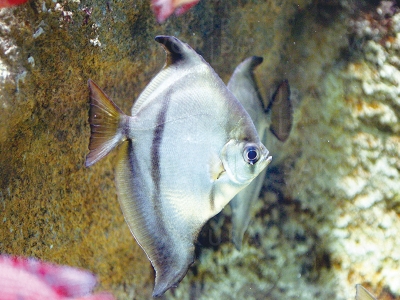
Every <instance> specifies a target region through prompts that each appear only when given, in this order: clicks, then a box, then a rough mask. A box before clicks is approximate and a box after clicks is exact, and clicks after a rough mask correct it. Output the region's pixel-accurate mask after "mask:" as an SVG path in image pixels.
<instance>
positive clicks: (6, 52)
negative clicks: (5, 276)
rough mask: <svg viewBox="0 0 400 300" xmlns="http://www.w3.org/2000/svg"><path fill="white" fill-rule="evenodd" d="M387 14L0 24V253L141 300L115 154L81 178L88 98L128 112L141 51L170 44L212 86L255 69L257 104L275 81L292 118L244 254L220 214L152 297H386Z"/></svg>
mask: <svg viewBox="0 0 400 300" xmlns="http://www.w3.org/2000/svg"><path fill="white" fill-rule="evenodd" d="M392 4H393V3H392V2H391V1H382V2H379V1H365V2H363V1H339V0H338V1H336V0H333V1H332V0H324V1H311V0H303V1H302V0H299V1H294V0H293V1H290V0H287V1H284V0H277V1H261V0H260V1H257V0H252V1H251V0H247V1H246V0H242V1H239V0H233V1H223V0H221V1H212V0H202V1H200V3H199V4H198V5H197V6H195V7H194V8H193V9H192V10H191V11H189V12H188V13H187V14H185V15H183V16H181V17H179V18H171V19H170V20H169V21H167V22H166V23H165V24H164V25H158V24H157V23H156V22H155V18H154V16H153V15H152V13H151V11H150V8H149V1H147V0H146V1H145V0H142V1H137V0H135V1H134V0H130V1H129V0H128V1H115V2H111V1H110V2H103V1H79V0H72V1H68V0H67V1H63V2H58V3H55V2H53V1H47V0H46V1H35V0H32V1H30V2H28V3H27V4H26V5H23V6H20V7H17V8H12V9H3V10H0V15H1V17H0V49H1V50H0V87H1V88H0V205H1V206H0V207H1V212H2V213H1V216H2V218H1V220H0V222H2V223H1V226H0V252H1V253H9V254H14V255H25V256H34V257H37V258H40V259H44V260H48V261H52V262H56V263H61V264H68V265H72V266H78V267H83V268H87V269H90V270H91V271H93V272H94V273H96V274H97V275H98V276H99V280H100V289H108V290H110V291H112V292H113V293H114V294H115V295H116V296H117V297H118V299H132V298H133V299H147V298H149V297H150V295H151V291H152V287H153V276H154V275H153V270H152V268H151V265H150V263H149V262H148V260H147V258H146V256H145V255H144V253H143V251H142V250H141V248H140V247H139V246H138V245H137V243H136V242H135V241H134V239H133V237H132V236H131V234H130V232H129V229H128V227H127V226H126V224H125V223H124V220H123V216H122V213H121V211H120V208H119V205H118V202H117V198H116V194H115V185H114V176H113V162H114V161H115V160H114V155H110V156H109V157H107V158H106V159H105V160H103V161H101V162H99V163H98V164H96V165H95V166H94V167H92V168H90V169H86V168H85V167H84V158H85V155H86V154H87V152H88V151H87V146H88V140H89V132H90V129H89V125H88V120H87V118H88V90H87V86H86V83H87V80H88V78H92V79H93V80H94V81H96V82H97V83H98V84H99V86H101V87H102V88H103V89H104V90H105V91H106V92H107V94H108V95H109V96H110V97H111V98H112V99H113V100H114V101H115V102H116V103H117V104H118V105H119V106H120V107H121V108H122V109H123V110H124V111H125V112H128V111H129V110H130V108H131V106H132V103H133V101H134V99H136V97H137V96H138V94H139V93H140V92H141V91H142V90H143V88H144V87H145V86H146V84H147V83H148V82H149V80H150V79H151V78H152V76H154V75H155V74H156V73H157V71H158V70H159V69H160V68H161V67H162V65H163V63H164V59H165V55H164V53H163V50H162V49H161V47H160V46H159V45H158V44H157V43H155V42H154V41H153V39H154V36H156V35H157V34H169V35H175V36H177V37H179V38H180V39H182V40H183V41H185V42H187V43H189V44H190V45H191V46H192V47H194V48H195V49H196V50H197V51H198V52H199V53H200V54H202V55H203V56H204V58H205V59H206V60H207V61H208V62H209V63H210V64H211V65H212V66H213V67H214V68H215V70H216V71H217V73H219V74H220V76H221V77H222V78H223V80H224V81H225V82H227V80H228V79H229V76H230V74H231V73H232V72H233V70H234V68H235V67H236V65H237V64H238V63H239V62H241V61H242V60H243V59H244V58H246V57H248V56H250V55H260V56H263V57H264V63H263V64H262V65H261V66H260V67H259V68H258V69H257V74H256V77H257V78H258V81H259V83H260V86H261V87H262V90H261V93H262V94H263V95H264V96H265V97H264V98H265V99H267V98H268V96H269V95H270V94H271V91H273V90H274V89H275V86H276V83H277V82H278V81H280V80H282V79H283V78H288V79H289V82H290V84H291V88H292V95H293V100H294V101H295V104H296V107H297V109H296V113H295V126H294V128H293V132H292V135H291V137H290V140H289V141H288V142H287V143H286V144H285V145H284V146H283V147H280V148H279V151H280V152H282V153H280V156H281V157H282V158H281V160H280V162H279V164H276V165H275V166H273V167H271V168H270V170H269V173H268V178H267V180H266V183H265V187H264V190H263V193H262V195H261V197H260V201H259V202H258V203H257V207H254V214H255V217H254V218H253V220H254V221H253V222H252V223H251V225H250V227H249V229H248V233H247V234H246V236H245V241H244V246H243V249H242V251H241V252H238V251H236V250H235V249H234V247H233V245H232V244H231V243H230V219H229V214H230V212H229V208H228V207H227V208H225V209H224V211H223V212H222V214H221V215H220V216H217V217H216V218H214V219H212V220H211V221H210V222H209V224H207V225H206V227H205V228H204V230H203V232H202V234H201V236H200V239H199V246H198V247H197V252H196V253H197V256H198V257H197V261H196V263H195V264H194V265H193V266H192V267H191V268H190V270H189V272H188V274H187V276H186V277H185V278H184V280H183V281H182V283H181V284H180V285H179V287H178V288H177V289H174V290H172V291H169V292H167V293H166V295H165V296H164V297H165V298H166V299H206V298H207V299H210V298H213V299H214V298H224V299H239V298H246V299H282V298H283V299H353V298H354V295H355V289H354V285H355V284H356V283H363V284H364V285H365V286H366V287H367V288H369V289H370V290H371V291H372V292H373V293H374V294H376V295H377V296H378V298H380V299H395V298H396V297H398V296H399V295H400V282H399V278H400V277H399V276H398V275H399V269H400V265H399V259H400V257H399V254H398V251H396V250H397V249H398V248H399V247H398V246H399V243H400V242H399V239H398V238H396V236H397V235H398V232H399V230H400V219H399V213H400V205H399V203H400V196H399V188H398V187H399V186H400V179H399V170H400V160H399V157H400V143H399V141H400V138H399V130H400V125H399V122H398V118H399V106H400V102H399V99H400V98H399V93H400V89H399V85H400V75H399V74H400V73H399V69H400V13H399V11H398V9H396V8H395V6H394V5H392ZM271 143H272V141H271ZM267 147H270V146H269V145H267ZM271 147H272V148H274V147H273V145H272V144H271ZM277 149H278V148H277ZM276 151H278V150H276ZM272 154H273V155H274V152H272ZM200 245H201V246H200Z"/></svg>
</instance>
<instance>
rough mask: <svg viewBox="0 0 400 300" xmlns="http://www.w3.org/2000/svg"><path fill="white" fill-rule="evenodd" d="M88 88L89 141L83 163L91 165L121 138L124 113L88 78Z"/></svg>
mask: <svg viewBox="0 0 400 300" xmlns="http://www.w3.org/2000/svg"><path fill="white" fill-rule="evenodd" d="M88 86H89V90H90V112H89V123H90V129H91V130H90V131H91V135H90V142H89V150H90V152H89V154H88V155H87V156H86V162H85V165H86V166H87V167H89V166H91V165H93V164H94V163H96V162H97V161H99V160H100V159H102V158H103V157H104V156H106V155H107V154H108V153H109V152H110V151H111V150H112V149H114V148H115V147H116V146H117V145H118V144H119V143H120V142H121V141H122V140H123V139H124V134H123V130H122V125H121V124H122V121H123V119H124V117H126V116H125V115H124V113H123V112H122V111H121V110H120V109H119V108H118V106H116V105H115V104H114V102H112V101H111V100H110V99H109V98H108V97H107V95H106V94H105V93H104V92H103V91H102V90H101V89H100V88H99V87H98V86H97V84H95V83H94V82H93V81H92V80H90V79H89V81H88Z"/></svg>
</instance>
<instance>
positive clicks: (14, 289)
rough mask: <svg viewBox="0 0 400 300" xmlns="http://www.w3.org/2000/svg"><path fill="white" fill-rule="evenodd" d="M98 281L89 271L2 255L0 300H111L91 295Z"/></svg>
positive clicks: (0, 262) (109, 297)
mask: <svg viewBox="0 0 400 300" xmlns="http://www.w3.org/2000/svg"><path fill="white" fill-rule="evenodd" d="M95 285H96V277H95V276H94V275H93V274H91V273H90V272H88V271H85V270H79V269H76V268H72V267H69V266H58V265H54V264H50V263H47V262H42V261H40V260H37V259H33V258H23V257H11V256H7V255H0V300H14V299H15V300H17V299H24V300H46V299H52V300H66V299H70V300H72V299H76V300H78V299H87V300H112V299H114V297H113V296H112V295H110V294H104V293H102V294H96V295H92V294H91V292H92V290H93V288H94V286H95Z"/></svg>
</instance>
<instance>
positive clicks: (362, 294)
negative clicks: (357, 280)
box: [356, 284, 377, 300]
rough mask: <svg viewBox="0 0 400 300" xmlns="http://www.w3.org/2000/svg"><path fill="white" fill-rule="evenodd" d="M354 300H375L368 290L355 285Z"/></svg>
mask: <svg viewBox="0 0 400 300" xmlns="http://www.w3.org/2000/svg"><path fill="white" fill-rule="evenodd" d="M356 300H377V299H376V298H375V297H374V296H373V295H372V294H371V293H370V292H368V290H367V289H366V288H365V287H363V286H362V285H361V284H356Z"/></svg>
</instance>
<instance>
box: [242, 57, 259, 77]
mask: <svg viewBox="0 0 400 300" xmlns="http://www.w3.org/2000/svg"><path fill="white" fill-rule="evenodd" d="M263 60H264V59H263V58H262V57H261V56H251V57H249V58H248V59H246V60H245V61H244V62H243V63H244V64H245V65H244V66H246V65H247V66H248V70H249V72H251V73H253V71H254V69H255V68H256V67H257V66H258V65H260V64H261V63H262V62H263Z"/></svg>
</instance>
